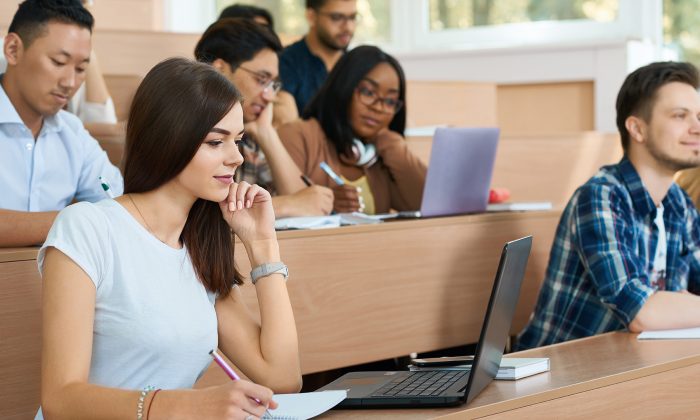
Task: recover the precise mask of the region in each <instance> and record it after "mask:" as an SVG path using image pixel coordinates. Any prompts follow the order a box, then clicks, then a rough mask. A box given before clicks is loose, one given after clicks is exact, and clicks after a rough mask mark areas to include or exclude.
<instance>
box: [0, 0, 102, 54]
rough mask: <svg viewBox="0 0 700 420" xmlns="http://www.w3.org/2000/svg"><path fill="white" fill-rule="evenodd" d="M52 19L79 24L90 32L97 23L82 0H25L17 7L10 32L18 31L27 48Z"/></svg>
mask: <svg viewBox="0 0 700 420" xmlns="http://www.w3.org/2000/svg"><path fill="white" fill-rule="evenodd" d="M52 21H53V22H60V23H68V24H72V25H77V26H79V27H81V28H85V29H87V30H88V31H90V33H92V27H93V25H94V23H95V20H94V19H93V17H92V15H91V14H90V12H89V11H88V10H87V9H86V8H85V7H83V5H82V3H81V2H80V0H25V1H23V2H22V3H21V4H20V5H19V7H18V8H17V12H16V13H15V16H14V17H13V18H12V23H10V27H9V29H8V32H11V33H16V34H17V35H18V36H19V37H20V39H22V42H23V43H24V47H25V48H27V47H29V45H31V43H32V42H33V41H34V40H35V39H36V38H37V37H38V36H39V35H41V34H42V33H44V31H45V30H46V25H47V24H48V23H49V22H52Z"/></svg>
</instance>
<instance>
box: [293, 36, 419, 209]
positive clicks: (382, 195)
mask: <svg viewBox="0 0 700 420" xmlns="http://www.w3.org/2000/svg"><path fill="white" fill-rule="evenodd" d="M405 96H406V80H405V77H404V74H403V70H402V69H401V66H400V64H399V63H398V61H396V59H395V58H393V57H392V56H390V55H389V54H386V53H385V52H383V51H382V50H380V49H379V48H376V47H372V46H361V47H357V48H355V49H353V50H352V51H350V52H349V53H347V54H346V55H345V56H344V57H343V58H342V59H341V60H340V61H339V62H338V64H336V66H335V67H334V68H333V71H332V72H331V74H330V75H329V76H328V80H326V83H325V84H324V85H323V86H322V87H321V89H320V90H319V92H318V94H317V95H316V96H315V97H314V99H313V100H312V101H311V102H310V103H309V106H308V107H307V109H306V110H305V112H304V115H303V118H304V119H303V120H298V121H295V122H292V123H289V124H286V125H284V126H282V127H281V128H280V129H279V134H280V138H281V139H282V142H283V143H284V145H285V147H286V148H287V150H288V151H289V154H290V156H291V157H292V159H294V161H295V162H296V164H297V166H299V168H300V169H301V170H302V171H303V172H304V173H305V174H306V175H307V176H308V177H309V178H310V179H311V180H312V181H313V182H314V183H316V184H318V185H324V186H328V187H331V188H333V192H334V196H335V199H334V210H335V211H336V212H351V211H364V212H365V213H368V214H374V213H386V212H388V211H389V210H390V209H394V210H399V211H403V210H418V208H419V207H420V203H421V198H422V195H423V184H424V182H425V174H426V167H425V165H424V164H423V163H422V162H421V161H420V160H419V159H418V157H416V156H415V155H414V154H413V153H411V151H410V150H408V148H407V146H406V142H405V140H404V138H403V132H404V128H405V126H406V107H405V106H404V101H405ZM321 162H326V163H327V164H328V166H330V168H331V169H332V170H333V171H334V172H335V173H336V174H338V175H339V176H340V177H341V180H340V181H341V182H342V183H343V185H338V182H336V181H334V180H333V179H332V178H331V177H330V176H329V175H328V174H327V173H326V172H325V171H324V170H322V169H321V167H320V164H321Z"/></svg>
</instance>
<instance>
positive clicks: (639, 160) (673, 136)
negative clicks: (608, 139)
mask: <svg viewBox="0 0 700 420" xmlns="http://www.w3.org/2000/svg"><path fill="white" fill-rule="evenodd" d="M698 84H699V81H698V71H697V69H696V68H695V67H694V66H693V65H692V64H689V63H673V62H664V63H653V64H650V65H647V66H645V67H642V68H639V69H637V70H636V71H634V72H633V73H632V74H630V75H629V76H628V77H627V79H626V80H625V82H624V83H623V85H622V88H621V89H620V92H619V94H618V97H617V104H616V108H617V126H618V130H619V131H620V136H621V139H622V146H623V149H624V152H625V155H624V157H623V158H622V160H621V161H620V162H619V163H618V164H616V165H610V166H605V167H603V168H601V169H600V171H599V172H598V173H597V174H596V175H595V176H593V178H591V179H590V180H589V181H588V182H586V184H584V185H583V186H581V187H580V188H579V189H578V190H577V191H576V192H575V193H574V195H573V197H572V198H571V200H570V201H569V203H568V205H567V206H566V209H565V210H564V213H563V214H562V217H561V220H560V222H559V226H558V228H557V232H556V237H555V239H554V244H553V246H552V251H551V254H550V260H549V266H548V268H547V273H546V277H545V280H544V283H543V285H542V290H541V291H540V296H539V299H538V301H537V306H536V307H535V311H534V314H533V316H532V318H531V320H530V322H529V324H528V325H527V327H526V328H525V330H524V331H523V332H522V333H521V334H520V336H519V337H518V342H517V345H516V347H517V348H518V349H526V348H531V347H537V346H542V345H547V344H553V343H558V342H561V341H566V340H572V339H575V338H581V337H587V336H591V335H595V334H600V333H604V332H607V331H614V330H620V329H628V330H629V331H631V332H639V331H642V330H654V329H671V328H689V327H698V326H700V296H697V295H696V294H698V293H700V219H699V218H698V212H697V210H696V209H695V206H694V205H693V203H692V201H691V200H690V199H689V197H688V195H687V194H686V193H685V192H684V191H683V190H682V189H681V188H680V187H679V186H678V185H676V184H675V183H674V182H673V176H674V174H675V173H676V172H677V171H679V170H681V169H686V168H691V167H695V166H698V165H700V97H699V96H698V92H697V88H698Z"/></svg>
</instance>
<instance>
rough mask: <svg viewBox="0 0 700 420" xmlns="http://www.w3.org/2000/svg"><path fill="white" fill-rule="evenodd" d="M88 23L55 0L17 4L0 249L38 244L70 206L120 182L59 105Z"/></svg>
mask: <svg viewBox="0 0 700 420" xmlns="http://www.w3.org/2000/svg"><path fill="white" fill-rule="evenodd" d="M92 25H93V19H92V16H91V15H90V13H89V12H88V11H87V10H86V9H85V8H84V7H82V5H80V2H79V1H76V2H75V4H70V3H68V2H65V1H63V2H59V1H56V0H27V1H25V2H23V3H22V4H20V6H19V8H18V10H17V13H16V14H15V16H14V18H13V20H12V23H11V25H10V28H9V33H8V34H7V36H6V37H5V42H4V55H5V58H6V60H7V63H8V66H7V71H6V73H5V74H4V75H2V76H0V77H1V80H0V87H1V89H0V246H27V245H35V244H40V243H42V242H43V241H44V240H45V239H46V235H47V233H48V231H49V228H50V227H51V224H52V223H53V220H54V218H55V216H56V214H57V212H58V211H59V210H61V209H62V208H64V207H65V206H67V205H68V204H70V203H71V202H72V201H74V200H76V201H83V200H87V201H99V200H100V199H102V198H105V197H106V195H105V192H104V191H103V190H102V187H101V185H100V180H99V177H103V178H104V179H105V180H106V181H107V182H109V183H110V184H111V187H112V191H113V193H114V194H115V195H120V194H121V193H122V191H123V179H122V176H121V174H120V172H119V169H117V168H116V167H115V166H114V165H112V164H111V163H110V162H109V159H108V158H107V154H106V153H105V152H104V151H103V150H102V149H101V148H100V146H99V144H98V143H97V141H96V140H95V139H93V138H92V137H91V136H90V135H89V134H88V133H87V131H86V130H85V129H84V128H83V126H82V123H81V122H80V120H79V119H78V118H77V117H75V116H74V115H71V114H69V113H67V112H66V111H63V110H62V109H63V107H64V106H65V105H66V103H67V102H68V101H69V100H70V98H71V97H72V96H73V94H74V93H75V91H76V90H77V89H78V88H79V87H80V85H81V84H82V82H83V80H84V79H85V71H86V69H87V66H88V64H89V59H90V50H91V31H92Z"/></svg>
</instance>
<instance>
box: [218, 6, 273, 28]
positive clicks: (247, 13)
mask: <svg viewBox="0 0 700 420" xmlns="http://www.w3.org/2000/svg"><path fill="white" fill-rule="evenodd" d="M256 17H261V18H263V19H265V20H266V21H267V25H266V26H267V27H268V28H270V29H271V30H273V31H274V30H275V29H274V28H275V21H274V20H273V19H272V15H271V14H270V12H268V11H267V10H266V9H263V8H262V7H257V6H251V5H248V4H232V5H230V6H228V7H227V8H225V9H224V10H222V11H221V14H220V15H219V19H226V18H244V19H248V20H253V19H255V18H256Z"/></svg>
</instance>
